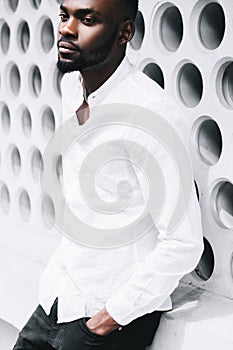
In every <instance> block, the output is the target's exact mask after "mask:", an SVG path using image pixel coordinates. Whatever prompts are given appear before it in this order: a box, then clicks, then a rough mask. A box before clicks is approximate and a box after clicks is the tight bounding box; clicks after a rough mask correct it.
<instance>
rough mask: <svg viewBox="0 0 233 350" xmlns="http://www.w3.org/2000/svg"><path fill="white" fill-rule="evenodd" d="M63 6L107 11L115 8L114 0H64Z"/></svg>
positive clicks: (74, 8) (73, 9)
mask: <svg viewBox="0 0 233 350" xmlns="http://www.w3.org/2000/svg"><path fill="white" fill-rule="evenodd" d="M61 6H62V7H65V8H67V9H70V10H72V11H77V10H79V9H87V8H91V9H94V10H96V11H99V12H103V13H105V12H109V11H110V10H113V6H114V0H63V1H62V3H61Z"/></svg>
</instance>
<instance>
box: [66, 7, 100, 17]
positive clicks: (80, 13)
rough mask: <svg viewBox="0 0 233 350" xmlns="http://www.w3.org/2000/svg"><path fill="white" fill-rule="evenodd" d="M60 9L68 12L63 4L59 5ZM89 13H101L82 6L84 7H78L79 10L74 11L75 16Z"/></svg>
mask: <svg viewBox="0 0 233 350" xmlns="http://www.w3.org/2000/svg"><path fill="white" fill-rule="evenodd" d="M60 10H62V11H64V12H66V13H67V12H68V10H67V8H66V7H65V6H63V5H60ZM90 14H95V15H98V16H101V13H100V12H99V11H96V10H94V9H93V8H84V9H80V10H77V11H75V16H76V17H80V16H85V15H90Z"/></svg>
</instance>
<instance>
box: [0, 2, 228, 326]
mask: <svg viewBox="0 0 233 350" xmlns="http://www.w3.org/2000/svg"><path fill="white" fill-rule="evenodd" d="M58 3H59V1H56V0H41V1H39V0H21V1H20V0H19V1H17V0H1V2H0V58H1V65H0V89H1V90H0V92H1V95H0V125H1V129H0V213H1V216H0V229H1V235H0V236H1V237H0V254H1V255H0V256H1V257H0V259H1V265H0V266H1V268H0V269H1V271H2V276H3V278H2V279H3V280H4V282H5V287H4V288H2V287H1V290H0V317H2V318H5V319H6V320H7V321H9V322H12V323H14V324H15V325H16V326H20V325H21V324H23V323H24V321H25V319H26V317H27V316H28V314H29V313H30V312H31V308H32V305H34V304H36V295H37V283H38V276H39V274H40V272H41V271H42V269H43V266H44V264H45V263H46V261H47V259H48V257H49V255H50V253H51V251H52V250H53V249H54V246H55V245H56V244H57V242H58V240H59V235H58V234H57V232H56V231H55V230H54V229H53V227H52V225H51V223H50V221H49V219H48V218H47V216H46V213H45V212H44V211H43V208H42V204H41V199H40V193H39V185H38V173H39V169H43V156H42V154H43V150H44V147H45V145H46V143H47V141H48V139H49V138H50V136H51V135H52V134H53V132H54V130H55V128H56V127H57V126H58V125H59V124H60V123H61V122H62V117H61V101H60V80H61V75H60V74H59V73H58V71H57V70H56V68H55V62H56V30H57V29H56V28H57V22H58V19H57V18H58V16H57V14H58ZM136 25H137V30H136V35H135V37H134V39H133V41H132V43H131V45H130V46H129V49H128V54H129V57H130V58H131V60H132V62H133V63H135V64H136V65H137V66H139V67H140V68H141V69H142V70H143V71H144V72H145V73H146V74H147V75H148V76H150V77H151V78H152V79H154V80H155V81H157V82H158V83H159V84H160V85H161V86H162V87H164V88H165V89H166V90H167V91H168V92H169V93H170V94H171V95H172V96H173V97H174V98H175V99H176V100H177V103H178V104H179V105H180V106H181V107H182V108H183V110H184V113H185V115H186V117H187V120H188V121H189V126H190V152H191V155H192V161H193V166H194V171H195V182H196V189H197V192H198V196H199V201H200V206H201V210H202V217H203V228H204V236H205V238H204V241H205V251H204V254H203V256H202V259H201V261H200V263H199V265H198V267H197V268H196V270H195V271H194V272H193V273H192V274H191V275H189V276H188V277H186V278H185V279H184V281H185V283H189V284H190V283H192V284H193V285H195V286H199V287H201V288H204V289H207V290H209V291H211V292H214V293H217V294H221V295H222V296H225V297H230V298H233V160H232V151H233V113H232V110H233V45H232V42H233V12H232V1H231V0H221V1H210V0H200V1H196V0H189V1H184V0H174V1H172V2H170V1H169V2H168V1H164V0H163V1H155V0H141V2H140V12H139V13H138V16H137V21H136ZM171 118H172V111H171ZM54 167H55V170H56V172H57V175H58V176H59V175H60V173H61V160H60V159H58V160H57V164H55V165H54ZM47 200H48V202H49V203H50V211H51V213H52V215H56V213H55V212H54V206H53V203H52V201H51V199H50V198H47ZM26 242H27V244H26ZM22 256H23V258H22ZM20 259H21V260H20ZM22 259H23V260H24V261H23V262H22ZM30 264H31V265H30ZM29 265H30V268H29ZM32 267H33V268H32ZM25 271H26V272H25ZM20 274H21V276H20ZM27 278H31V279H32V280H33V283H34V284H33V285H34V287H32V290H30V293H29V294H30V295H28V296H27V300H25V299H26V297H25V295H27V286H28V281H27ZM13 286H14V290H12V287H13ZM15 286H17V288H16V289H17V291H18V292H16V290H15ZM3 289H4V290H3ZM10 300H13V304H11V305H12V310H11V307H9V302H11V301H10ZM14 300H15V302H14ZM20 300H21V302H22V300H25V304H27V306H26V308H25V305H24V306H19V302H20ZM7 304H8V305H7ZM13 307H16V308H17V311H18V315H17V316H16V315H15V311H14V310H13ZM25 310H26V311H25Z"/></svg>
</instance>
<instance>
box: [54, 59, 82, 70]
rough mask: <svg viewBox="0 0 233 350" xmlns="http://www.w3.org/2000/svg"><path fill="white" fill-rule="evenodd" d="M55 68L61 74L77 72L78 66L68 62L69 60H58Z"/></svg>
mask: <svg viewBox="0 0 233 350" xmlns="http://www.w3.org/2000/svg"><path fill="white" fill-rule="evenodd" d="M57 68H58V69H59V71H60V72H62V73H63V74H64V73H71V72H75V71H79V65H78V64H77V62H74V61H69V60H61V59H58V61H57Z"/></svg>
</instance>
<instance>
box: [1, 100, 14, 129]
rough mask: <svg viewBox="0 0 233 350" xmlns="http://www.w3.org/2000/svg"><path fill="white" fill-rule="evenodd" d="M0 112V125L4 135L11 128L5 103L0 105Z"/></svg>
mask: <svg viewBox="0 0 233 350" xmlns="http://www.w3.org/2000/svg"><path fill="white" fill-rule="evenodd" d="M0 110H1V125H2V129H3V131H4V133H5V134H8V133H9V131H10V126H11V117H10V111H9V108H8V107H7V105H6V104H5V103H2V104H1V106H0Z"/></svg>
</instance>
